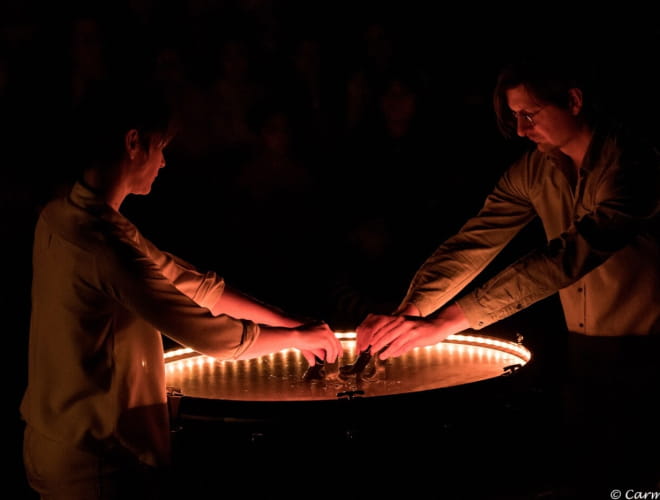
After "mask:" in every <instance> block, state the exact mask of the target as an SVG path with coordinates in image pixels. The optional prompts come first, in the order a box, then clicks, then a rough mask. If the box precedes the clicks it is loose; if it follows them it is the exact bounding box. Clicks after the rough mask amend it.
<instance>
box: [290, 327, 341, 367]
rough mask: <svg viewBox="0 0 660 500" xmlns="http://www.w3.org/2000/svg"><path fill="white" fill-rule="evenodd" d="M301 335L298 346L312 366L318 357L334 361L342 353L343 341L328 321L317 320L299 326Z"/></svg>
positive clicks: (330, 361) (329, 361)
mask: <svg viewBox="0 0 660 500" xmlns="http://www.w3.org/2000/svg"><path fill="white" fill-rule="evenodd" d="M297 330H298V331H299V333H300V334H301V335H300V342H299V344H300V345H299V346H298V348H299V349H300V351H301V352H302V354H303V356H304V357H305V359H306V360H307V362H308V363H309V365H310V366H314V365H315V364H316V359H315V357H316V358H318V359H321V360H324V361H325V362H326V363H334V362H335V361H337V358H338V357H339V355H340V354H341V353H342V351H343V348H342V346H341V342H340V341H339V339H338V338H337V337H336V336H335V332H333V331H332V330H331V329H330V327H329V326H328V324H327V323H325V322H324V321H315V322H312V323H307V324H305V325H301V326H299V327H298V328H297Z"/></svg>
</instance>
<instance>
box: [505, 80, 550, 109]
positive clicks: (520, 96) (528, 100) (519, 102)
mask: <svg viewBox="0 0 660 500" xmlns="http://www.w3.org/2000/svg"><path fill="white" fill-rule="evenodd" d="M506 102H507V105H508V106H509V108H510V109H511V110H513V111H520V110H530V109H533V108H537V107H539V106H541V105H542V104H543V103H541V102H540V101H539V100H538V99H537V98H535V97H534V96H533V95H532V94H531V93H530V92H529V91H528V90H527V87H525V86H524V85H518V86H517V87H513V88H511V89H509V90H507V91H506Z"/></svg>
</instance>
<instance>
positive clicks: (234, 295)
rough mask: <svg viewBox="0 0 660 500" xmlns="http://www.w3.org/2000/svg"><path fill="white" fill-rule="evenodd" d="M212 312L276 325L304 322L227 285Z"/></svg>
mask: <svg viewBox="0 0 660 500" xmlns="http://www.w3.org/2000/svg"><path fill="white" fill-rule="evenodd" d="M211 312H212V313H213V314H214V315H215V316H217V315H218V314H227V315H229V316H233V317H235V318H243V319H249V320H252V321H254V322H256V323H263V324H266V325H274V326H285V327H293V326H297V325H300V324H301V323H302V321H301V320H300V319H297V318H294V317H292V316H291V315H288V314H286V313H285V312H283V311H282V310H280V309H278V308H277V307H275V306H271V305H269V304H265V303H262V302H260V301H258V300H257V299H255V298H253V297H250V296H249V295H246V294H244V293H241V292H239V291H237V290H234V289H232V288H230V287H228V286H225V290H224V292H223V294H222V297H220V300H218V301H217V302H216V304H215V305H214V306H213V308H212V309H211ZM269 352H272V350H271V351H269Z"/></svg>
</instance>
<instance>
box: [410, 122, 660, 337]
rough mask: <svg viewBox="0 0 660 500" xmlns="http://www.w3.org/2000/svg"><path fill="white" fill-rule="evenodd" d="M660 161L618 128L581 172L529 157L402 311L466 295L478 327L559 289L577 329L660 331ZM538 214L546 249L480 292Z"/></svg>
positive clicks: (444, 252)
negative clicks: (477, 281) (484, 275)
mask: <svg viewBox="0 0 660 500" xmlns="http://www.w3.org/2000/svg"><path fill="white" fill-rule="evenodd" d="M659 165H660V162H659V161H658V155H657V151H656V150H654V149H653V148H651V147H643V146H642V145H641V142H639V144H638V143H635V142H632V139H631V138H629V137H628V138H624V136H623V135H620V134H618V133H615V132H614V131H609V132H605V131H598V130H597V131H596V132H595V133H594V136H593V138H592V140H591V143H590V145H589V148H588V150H587V153H586V156H585V158H584V161H583V164H582V167H581V168H579V169H576V167H575V166H574V165H573V164H572V163H571V162H570V161H569V160H568V158H567V157H566V156H564V155H563V154H561V153H560V152H559V151H554V152H551V153H544V152H541V151H539V150H537V149H535V150H533V151H528V152H527V153H525V154H524V155H522V157H521V158H520V159H519V161H517V162H515V163H514V164H513V165H511V166H510V167H509V168H508V169H507V171H506V172H505V173H504V174H503V175H502V176H501V178H500V179H499V181H498V182H497V184H496V186H495V188H494V190H493V191H492V193H491V194H490V195H489V196H488V197H487V199H486V200H485V203H484V205H483V207H482V208H481V210H480V211H479V212H478V214H477V215H476V216H475V217H473V218H471V219H470V220H468V221H467V223H466V224H465V225H464V226H463V227H462V228H461V230H460V231H459V232H458V233H457V234H456V235H455V236H453V237H451V238H450V239H448V240H447V241H446V242H445V243H443V244H442V245H441V246H440V247H438V249H437V250H436V251H435V252H434V253H433V254H432V255H431V256H430V257H429V258H428V259H427V261H426V262H425V263H424V264H423V265H422V266H421V268H420V269H419V270H418V272H417V273H416V275H415V277H414V278H413V280H412V282H411V285H410V287H409V290H408V293H407V295H406V297H405V298H404V300H403V302H402V306H401V307H403V306H404V305H405V304H407V303H413V304H415V305H416V306H417V307H418V308H419V310H420V311H421V313H422V315H424V316H426V315H428V314H431V313H433V312H434V311H435V310H437V309H438V308H440V307H441V306H443V305H444V304H446V303H447V302H448V301H449V300H451V299H453V298H455V297H458V299H457V302H458V304H459V305H460V307H461V308H462V310H463V311H464V313H465V315H466V316H467V318H468V321H469V324H470V327H471V328H473V329H475V330H479V329H481V328H483V327H485V326H488V325H490V324H492V323H494V322H496V321H499V320H501V319H503V318H506V317H508V316H510V315H512V314H514V313H516V312H518V311H520V310H521V309H523V308H526V307H528V306H530V305H531V304H534V303H535V302H537V301H539V300H541V299H544V298H546V297H548V296H550V295H552V294H554V293H556V292H558V293H559V297H560V300H561V304H562V308H563V312H564V316H565V320H566V324H567V328H568V330H569V331H571V332H576V333H581V334H585V335H600V336H617V335H628V334H632V335H647V334H660V243H659V240H660V238H659V234H660V230H659V229H660V217H659V214H660V202H659V199H660V197H659V191H660V174H659V171H660V170H659ZM536 217H538V218H540V220H541V222H542V225H543V229H544V232H545V236H546V238H547V244H546V245H545V246H540V247H538V248H536V249H534V250H532V251H531V252H529V253H528V254H526V255H524V256H523V257H521V258H519V259H518V260H516V261H515V262H514V263H512V264H511V265H509V266H508V267H506V268H504V269H503V270H501V272H499V273H497V274H495V275H494V276H493V277H492V278H491V279H489V280H487V281H486V282H485V283H484V284H483V285H482V286H479V287H476V288H472V289H471V288H470V287H469V284H470V282H471V281H472V280H473V279H474V278H475V277H476V276H477V275H478V274H479V273H480V272H481V271H483V270H484V269H485V268H486V266H487V265H488V264H489V263H490V262H491V261H492V260H493V259H494V258H495V257H496V256H497V255H498V253H499V252H500V251H501V250H502V249H503V248H504V247H505V246H506V245H507V244H508V243H509V242H510V241H511V240H512V239H513V238H514V236H515V235H516V234H517V233H518V232H519V231H520V230H521V229H522V228H523V227H524V226H526V225H527V224H529V223H530V222H531V221H532V220H534V218H536ZM464 289H465V290H464Z"/></svg>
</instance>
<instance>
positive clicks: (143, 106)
mask: <svg viewBox="0 0 660 500" xmlns="http://www.w3.org/2000/svg"><path fill="white" fill-rule="evenodd" d="M132 129H135V130H137V131H138V133H139V137H140V141H141V144H142V146H143V147H144V148H148V147H149V146H150V144H152V143H154V142H160V141H163V142H169V141H170V140H171V139H172V137H173V136H174V134H175V130H176V120H175V117H174V113H173V111H172V108H171V106H170V104H169V101H168V99H167V95H166V93H165V92H164V90H163V89H162V88H161V87H160V86H159V85H157V84H156V83H155V82H153V81H152V80H140V81H136V82H132V81H129V80H122V79H113V80H106V81H103V82H100V83H98V84H96V85H94V86H93V87H90V89H89V91H88V92H87V94H86V95H85V97H84V98H83V99H82V101H81V103H80V105H79V107H78V109H77V110H75V111H74V131H75V134H76V137H77V138H78V140H80V141H81V142H80V144H81V147H80V148H79V149H78V152H79V155H80V158H79V161H80V169H84V168H85V167H88V166H91V165H95V166H99V167H102V168H107V167H110V166H112V165H114V164H116V163H118V162H119V161H120V160H121V157H122V154H123V152H124V137H125V135H126V133H127V132H128V131H129V130H132Z"/></svg>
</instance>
